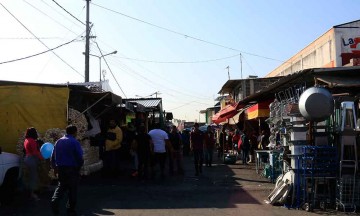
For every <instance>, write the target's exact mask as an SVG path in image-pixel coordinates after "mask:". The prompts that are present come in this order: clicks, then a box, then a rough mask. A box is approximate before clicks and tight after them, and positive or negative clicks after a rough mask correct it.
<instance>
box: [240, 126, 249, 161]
mask: <svg viewBox="0 0 360 216" xmlns="http://www.w3.org/2000/svg"><path fill="white" fill-rule="evenodd" d="M241 141H242V142H241V147H240V148H241V151H242V163H243V164H248V162H247V158H248V155H249V150H250V141H249V138H248V136H247V132H246V131H244V132H243V134H242V135H241Z"/></svg>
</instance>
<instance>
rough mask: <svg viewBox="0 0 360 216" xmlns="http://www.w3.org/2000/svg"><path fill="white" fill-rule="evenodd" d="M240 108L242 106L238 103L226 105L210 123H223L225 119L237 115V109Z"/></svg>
mask: <svg viewBox="0 0 360 216" xmlns="http://www.w3.org/2000/svg"><path fill="white" fill-rule="evenodd" d="M241 107H242V105H240V104H239V103H235V104H229V105H226V106H225V107H224V108H223V109H221V110H220V111H219V112H218V113H216V114H215V115H214V116H213V117H212V121H213V122H214V123H216V124H219V123H221V122H224V121H226V120H227V119H229V118H232V117H233V116H235V115H236V114H237V113H238V109H240V108H241Z"/></svg>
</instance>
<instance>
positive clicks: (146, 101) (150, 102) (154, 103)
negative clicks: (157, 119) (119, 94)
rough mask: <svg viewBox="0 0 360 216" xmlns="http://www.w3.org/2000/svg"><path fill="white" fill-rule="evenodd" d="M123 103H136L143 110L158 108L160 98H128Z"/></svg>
mask: <svg viewBox="0 0 360 216" xmlns="http://www.w3.org/2000/svg"><path fill="white" fill-rule="evenodd" d="M124 100H125V101H130V102H136V103H138V104H141V105H143V106H144V107H145V108H160V107H159V105H161V102H162V98H129V99H124Z"/></svg>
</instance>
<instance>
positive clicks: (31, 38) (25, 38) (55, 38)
mask: <svg viewBox="0 0 360 216" xmlns="http://www.w3.org/2000/svg"><path fill="white" fill-rule="evenodd" d="M37 39H41V40H62V39H63V38H60V37H38V38H34V37H0V40H37Z"/></svg>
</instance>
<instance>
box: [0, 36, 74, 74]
mask: <svg viewBox="0 0 360 216" xmlns="http://www.w3.org/2000/svg"><path fill="white" fill-rule="evenodd" d="M76 40H77V39H74V40H71V41H69V42H66V43H64V44H61V45H59V46H57V47H54V48H52V49H48V50H46V51H43V52H40V53H36V54H33V55H30V56H26V57H22V58H18V59H13V60H9V61H4V62H0V64H6V63H11V62H16V61H20V60H25V59H28V58H32V57H35V56H38V55H41V54H44V53H47V52H50V51H53V50H56V49H58V48H60V47H62V46H65V45H68V44H70V43H72V42H74V41H76ZM80 75H81V74H80Z"/></svg>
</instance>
